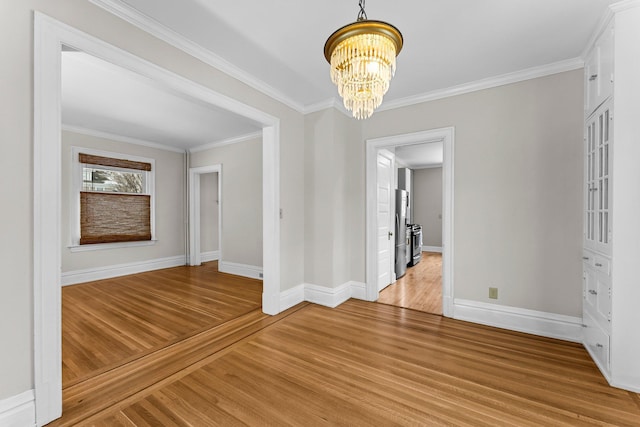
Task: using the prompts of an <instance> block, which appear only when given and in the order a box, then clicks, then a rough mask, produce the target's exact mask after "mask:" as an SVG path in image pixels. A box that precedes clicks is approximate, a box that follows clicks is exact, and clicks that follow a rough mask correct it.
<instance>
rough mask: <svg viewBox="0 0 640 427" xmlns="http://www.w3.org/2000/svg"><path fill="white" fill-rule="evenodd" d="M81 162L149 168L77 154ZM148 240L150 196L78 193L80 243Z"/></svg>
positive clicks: (147, 169) (143, 165) (138, 164)
mask: <svg viewBox="0 0 640 427" xmlns="http://www.w3.org/2000/svg"><path fill="white" fill-rule="evenodd" d="M78 160H79V161H80V163H88V164H93V165H100V166H111V167H118V168H126V169H135V170H142V171H150V170H151V164H150V163H146V162H137V161H132V160H124V159H114V158H109V157H101V156H93V155H89V154H84V153H80V154H79V159H78ZM141 240H151V196H150V195H148V194H127V193H111V192H91V191H81V192H80V244H81V245H87V244H96V243H115V242H133V241H141Z"/></svg>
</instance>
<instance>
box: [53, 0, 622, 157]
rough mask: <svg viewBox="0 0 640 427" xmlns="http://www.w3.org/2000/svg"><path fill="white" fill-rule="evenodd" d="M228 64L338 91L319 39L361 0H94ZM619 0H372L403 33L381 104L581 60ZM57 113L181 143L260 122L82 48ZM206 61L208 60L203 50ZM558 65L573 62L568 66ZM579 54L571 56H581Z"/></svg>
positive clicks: (301, 101) (375, 12) (282, 93)
mask: <svg viewBox="0 0 640 427" xmlns="http://www.w3.org/2000/svg"><path fill="white" fill-rule="evenodd" d="M92 1H95V2H96V4H99V5H103V6H105V7H107V8H109V10H112V11H114V12H115V11H117V13H118V14H119V15H120V16H122V17H125V18H126V19H134V20H135V21H136V22H138V23H141V25H142V26H143V27H144V28H147V29H149V30H151V31H154V32H155V34H156V35H157V36H159V37H162V38H164V39H165V40H168V39H167V38H169V40H168V41H170V42H175V40H176V38H181V39H182V41H181V42H180V44H181V45H183V46H185V45H188V46H191V47H193V46H195V47H196V49H195V50H196V51H198V50H199V51H200V54H202V53H203V52H204V55H205V56H206V57H207V58H208V59H211V58H213V60H212V61H213V62H214V63H216V64H219V65H218V66H219V67H221V68H222V69H226V70H227V71H229V70H231V72H232V73H235V74H236V76H237V77H238V78H240V80H242V81H244V82H245V83H248V84H251V85H253V86H254V87H256V88H258V89H260V90H262V91H265V92H267V93H269V94H270V95H272V96H274V97H275V98H277V99H280V100H282V101H283V102H285V103H287V104H288V105H290V106H292V107H294V108H296V109H298V110H300V111H302V112H305V111H310V110H313V109H314V108H315V107H316V106H318V105H330V104H331V103H333V102H335V101H336V100H337V101H338V102H340V100H339V98H338V94H337V90H336V88H335V86H334V85H333V84H332V83H331V80H330V78H329V64H327V62H326V60H325V59H324V55H323V47H324V42H325V41H326V39H327V37H328V36H329V35H330V34H331V33H332V32H333V31H334V30H336V29H337V28H339V27H341V26H343V25H345V24H347V23H350V22H352V21H354V20H355V18H356V16H357V12H358V2H357V1H356V0H349V1H345V0H323V1H317V2H309V1H294V0H269V1H265V0H246V1H221V0H181V1H179V2H178V1H169V0H162V1H160V0H92ZM614 2H615V0H588V1H585V0H482V1H480V0H446V1H442V0H440V1H435V0H398V1H394V2H391V1H384V0H369V1H368V2H367V5H366V12H367V15H368V18H369V19H378V20H383V21H387V22H389V23H391V24H393V25H395V26H396V27H398V28H399V29H400V31H401V32H402V33H403V35H404V43H405V44H404V48H403V50H402V52H401V53H400V55H399V57H398V69H397V72H396V76H395V77H394V79H393V81H392V82H391V88H390V89H389V92H388V93H387V95H386V96H385V100H384V102H383V105H382V108H384V107H385V103H386V104H387V105H389V103H402V102H404V101H407V100H410V99H416V98H419V97H421V96H425V95H426V96H428V95H429V94H434V93H441V92H443V91H447V90H451V88H455V87H460V86H461V85H467V84H473V83H474V82H478V81H481V80H484V79H490V78H492V77H496V76H503V75H508V74H510V73H518V72H522V71H524V70H529V69H532V68H535V67H544V66H547V65H550V64H556V66H557V67H556V69H563V67H564V68H565V69H566V68H571V67H572V68H576V67H579V66H580V63H581V59H580V56H581V55H582V53H583V51H584V49H585V47H586V45H587V43H588V42H589V40H590V37H591V35H592V33H593V32H594V30H595V29H596V27H597V25H598V23H599V20H600V18H601V17H602V15H603V14H604V12H605V10H606V7H607V5H609V4H612V3H614ZM63 57H64V60H63V74H64V76H63V79H64V82H63V123H64V124H66V125H67V126H72V127H79V128H90V129H94V130H96V131H99V132H105V133H111V134H118V135H123V136H126V137H129V138H134V139H140V140H146V141H152V142H156V143H160V144H165V145H170V146H172V147H176V148H179V149H188V148H193V147H197V146H200V145H204V144H210V143H212V142H216V141H220V140H226V139H229V138H233V137H237V136H240V135H244V134H249V133H254V132H256V131H257V130H259V129H260V127H259V125H258V124H257V123H254V122H251V121H248V120H246V119H244V118H242V117H240V116H237V115H234V114H231V113H228V112H225V111H223V110H220V109H219V108H216V107H213V106H210V105H207V104H203V103H202V102H200V101H197V100H194V99H190V98H187V97H185V96H183V95H181V94H176V93H170V92H169V91H167V90H166V89H165V88H162V87H158V86H157V85H156V84H155V83H154V82H152V81H150V80H148V79H145V78H143V77H141V76H138V75H135V74H133V73H130V72H127V71H125V70H123V69H121V68H119V67H116V66H113V65H112V64H107V63H104V62H102V61H100V60H97V59H96V58H92V57H90V56H89V55H85V54H83V53H79V52H65V53H64V54H63ZM209 62H210V63H211V61H209ZM558 64H569V65H567V66H564V65H560V66H558ZM576 64H577V65H576Z"/></svg>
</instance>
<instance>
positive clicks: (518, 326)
mask: <svg viewBox="0 0 640 427" xmlns="http://www.w3.org/2000/svg"><path fill="white" fill-rule="evenodd" d="M453 304H454V308H453V318H454V319H459V320H466V321H469V322H474V323H480V324H483V325H489V326H495V327H497V328H503V329H510V330H513V331H519V332H526V333H529V334H534V335H541V336H543V337H549V338H557V339H561V340H566V341H573V342H578V343H581V342H582V318H580V317H572V316H565V315H562V314H555V313H547V312H544V311H536V310H528V309H525V308H518V307H509V306H504V305H498V304H488V303H484V302H479V301H470V300H462V299H457V298H456V299H454V302H453Z"/></svg>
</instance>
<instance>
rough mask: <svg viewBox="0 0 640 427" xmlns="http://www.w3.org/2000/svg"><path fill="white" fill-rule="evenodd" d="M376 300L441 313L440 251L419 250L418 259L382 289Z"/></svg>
mask: <svg viewBox="0 0 640 427" xmlns="http://www.w3.org/2000/svg"><path fill="white" fill-rule="evenodd" d="M378 302H379V303H382V304H391V305H395V306H398V307H404V308H411V309H413V310H418V311H424V312H426V313H432V314H442V254H440V253H436V252H422V260H421V261H420V262H419V263H418V264H417V265H415V266H413V267H410V268H408V269H407V273H406V274H405V275H404V276H403V277H401V278H400V279H398V280H396V282H395V283H392V284H391V285H389V286H387V287H386V288H385V289H383V290H382V292H380V296H379V297H378Z"/></svg>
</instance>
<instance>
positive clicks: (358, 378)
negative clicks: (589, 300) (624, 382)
mask: <svg viewBox="0 0 640 427" xmlns="http://www.w3.org/2000/svg"><path fill="white" fill-rule="evenodd" d="M133 365H136V366H133ZM114 371H116V374H115V375H114V374H113V372H106V373H104V374H102V375H101V378H97V379H95V380H94V381H93V382H92V383H91V384H86V385H83V384H78V385H76V386H73V388H76V389H77V391H78V393H76V394H74V396H73V398H69V397H68V396H65V413H64V418H63V419H62V420H59V421H56V422H54V423H53V424H52V425H55V426H57V425H74V424H80V425H92V426H186V425H192V426H216V425H222V426H234V425H260V426H261V425H289V426H300V425H304V426H316V425H318V426H319V425H322V426H326V425H350V426H361V425H362V426H370V425H385V426H387V425H430V426H431V425H434V426H435V425H454V426H497V425H516V426H562V425H571V426H579V425H584V426H588V425H600V426H602V425H616V426H638V425H640V396H639V395H638V394H635V393H630V392H626V391H623V390H619V389H614V388H611V387H609V386H608V385H607V383H606V381H605V380H604V378H603V377H602V375H601V374H600V373H599V371H598V370H597V368H596V366H595V365H594V363H593V362H592V361H591V359H590V358H589V356H588V354H587V352H586V351H585V350H584V348H583V347H582V346H581V345H579V344H575V343H569V342H564V341H559V340H554V339H549V338H542V337H538V336H533V335H527V334H522V333H518V332H511V331H506V330H502V329H496V328H491V327H488V326H483V325H477V324H472V323H467V322H462V321H457V320H452V319H448V318H443V317H441V316H435V315H430V314H427V313H422V312H418V311H413V310H406V309H402V308H398V307H394V306H390V305H384V304H375V303H368V302H364V301H358V300H349V301H347V302H346V303H344V304H342V305H340V306H339V307H337V308H335V309H330V308H326V307H322V306H318V305H314V304H309V303H302V304H299V305H297V306H296V307H294V308H292V309H290V310H288V311H286V312H284V313H281V314H279V315H277V316H273V317H270V316H266V315H264V314H262V313H261V312H260V310H254V311H252V312H249V313H247V314H245V315H243V316H241V317H238V318H236V319H234V320H232V321H230V322H227V323H224V324H221V325H218V326H215V327H212V328H210V329H208V330H206V331H202V332H200V333H199V334H196V335H193V336H192V337H190V338H189V339H187V340H183V341H181V342H179V343H176V344H174V345H173V346H170V347H168V348H165V349H161V350H158V351H156V352H154V353H152V354H150V355H149V356H146V357H144V358H140V359H138V360H136V361H134V362H132V366H123V367H120V368H118V369H116V370H114ZM80 388H82V390H80ZM75 407H83V408H82V410H75V411H74V408H75Z"/></svg>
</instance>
